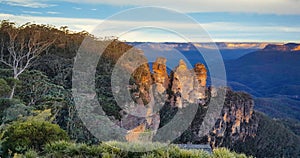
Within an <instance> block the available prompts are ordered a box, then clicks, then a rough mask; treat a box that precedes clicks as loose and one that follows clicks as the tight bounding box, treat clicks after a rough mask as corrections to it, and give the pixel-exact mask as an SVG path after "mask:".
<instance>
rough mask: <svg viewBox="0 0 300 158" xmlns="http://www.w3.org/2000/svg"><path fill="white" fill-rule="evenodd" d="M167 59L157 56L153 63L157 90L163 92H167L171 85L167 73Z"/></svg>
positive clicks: (153, 75)
mask: <svg viewBox="0 0 300 158" xmlns="http://www.w3.org/2000/svg"><path fill="white" fill-rule="evenodd" d="M166 62H167V59H165V58H161V57H160V58H157V59H156V61H155V62H154V63H153V66H152V69H153V74H152V77H153V82H154V83H155V84H156V89H155V90H156V91H157V92H159V93H160V94H162V93H163V92H165V91H166V90H167V88H168V85H169V76H168V73H167V67H166Z"/></svg>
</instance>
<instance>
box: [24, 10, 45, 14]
mask: <svg viewBox="0 0 300 158" xmlns="http://www.w3.org/2000/svg"><path fill="white" fill-rule="evenodd" d="M22 12H23V13H26V14H43V13H42V12H36V11H22Z"/></svg>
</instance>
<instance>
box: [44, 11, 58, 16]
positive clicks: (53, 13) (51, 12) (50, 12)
mask: <svg viewBox="0 0 300 158" xmlns="http://www.w3.org/2000/svg"><path fill="white" fill-rule="evenodd" d="M47 13H48V14H52V15H55V14H61V13H60V12H53V11H49V12H47Z"/></svg>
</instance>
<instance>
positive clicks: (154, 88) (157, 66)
mask: <svg viewBox="0 0 300 158" xmlns="http://www.w3.org/2000/svg"><path fill="white" fill-rule="evenodd" d="M166 62H167V60H166V59H165V58H157V59H156V61H155V62H154V63H153V67H152V68H153V73H151V71H150V68H149V66H148V65H147V64H145V65H143V66H141V67H140V68H139V69H138V70H136V71H135V74H134V75H135V77H136V78H137V79H136V80H135V83H134V85H135V86H132V85H131V86H130V87H133V88H135V89H132V90H131V91H133V93H135V95H132V96H134V97H135V99H134V100H135V102H136V104H138V106H130V105H129V107H133V108H132V109H131V112H130V113H128V114H123V115H122V119H121V121H120V125H121V126H122V128H125V129H127V130H128V133H127V135H126V137H125V138H126V140H127V141H151V139H152V137H153V136H154V135H155V134H156V131H157V130H158V128H159V127H160V125H161V124H165V123H166V122H168V118H167V119H166V118H163V117H169V116H170V118H169V119H172V117H171V116H172V115H173V114H174V112H175V113H176V110H172V109H178V110H179V111H180V110H184V109H185V108H187V107H188V106H189V105H199V109H200V110H199V111H198V112H197V114H196V116H195V118H194V120H193V122H192V124H191V126H190V128H189V129H187V133H190V134H191V135H188V137H187V136H186V135H183V136H181V137H180V139H178V142H179V143H199V142H200V143H209V144H210V145H211V146H212V147H220V146H224V145H226V144H228V142H231V143H234V142H237V141H243V140H245V138H246V137H249V136H250V137H254V136H255V134H256V131H257V127H258V123H257V122H258V121H257V120H256V117H255V115H254V112H253V107H254V103H253V99H252V98H251V96H249V95H248V94H246V93H242V92H233V91H232V90H230V89H228V88H216V87H209V88H208V87H206V80H207V69H206V67H205V65H203V64H200V63H198V64H196V65H195V66H194V68H192V69H189V68H188V67H187V65H186V63H185V62H184V61H183V60H180V61H179V63H178V66H177V67H175V68H174V69H173V70H172V71H171V73H170V74H168V72H167V67H166ZM218 97H223V98H224V97H225V102H220V103H219V102H216V103H217V104H223V105H221V106H223V108H222V110H221V112H218V113H216V115H214V116H212V117H214V118H216V124H215V125H214V126H213V128H212V129H210V133H208V134H207V135H206V136H205V137H206V141H202V138H200V137H202V136H200V134H199V133H201V130H203V129H201V124H202V121H203V118H204V117H205V115H206V111H207V109H208V108H211V107H209V106H210V105H211V104H209V103H210V100H211V98H218ZM166 106H167V107H169V108H165V109H164V110H170V111H171V112H168V111H161V109H162V108H163V107H166ZM134 114H137V115H138V116H137V115H134ZM162 114H166V115H167V116H162ZM145 132H146V134H145ZM174 132H176V131H174ZM147 133H148V135H147ZM145 135H146V137H145ZM200 140H201V141H200Z"/></svg>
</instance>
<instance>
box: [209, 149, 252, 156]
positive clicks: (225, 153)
mask: <svg viewBox="0 0 300 158" xmlns="http://www.w3.org/2000/svg"><path fill="white" fill-rule="evenodd" d="M213 155H214V156H213V157H214V158H247V156H246V155H245V154H238V153H236V152H231V151H229V150H228V149H226V148H218V149H214V152H213Z"/></svg>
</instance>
